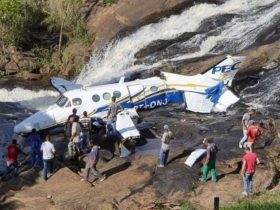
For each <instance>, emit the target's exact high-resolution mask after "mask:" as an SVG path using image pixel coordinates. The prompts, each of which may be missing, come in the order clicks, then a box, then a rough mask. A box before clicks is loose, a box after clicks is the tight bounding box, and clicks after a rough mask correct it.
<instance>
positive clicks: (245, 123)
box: [239, 109, 256, 148]
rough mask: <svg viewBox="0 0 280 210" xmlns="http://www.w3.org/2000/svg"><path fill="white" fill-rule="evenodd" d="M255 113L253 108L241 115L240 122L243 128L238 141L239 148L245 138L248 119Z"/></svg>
mask: <svg viewBox="0 0 280 210" xmlns="http://www.w3.org/2000/svg"><path fill="white" fill-rule="evenodd" d="M255 115H256V110H255V109H250V110H249V112H247V113H245V114H244V115H243V117H242V120H241V124H242V128H243V137H242V139H241V140H240V141H239V148H242V147H243V144H244V142H245V141H246V140H247V130H248V127H249V121H250V120H251V118H252V117H253V116H255Z"/></svg>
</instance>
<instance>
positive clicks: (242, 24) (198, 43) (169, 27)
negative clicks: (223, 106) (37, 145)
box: [0, 0, 280, 109]
mask: <svg viewBox="0 0 280 210" xmlns="http://www.w3.org/2000/svg"><path fill="white" fill-rule="evenodd" d="M279 14H280V1H278V0H228V1H226V2H225V3H224V4H222V5H215V4H206V3H204V4H197V5H194V6H192V7H190V8H188V9H186V10H185V11H183V12H182V13H181V14H180V15H173V16H171V17H169V18H163V19H162V20H161V21H160V22H158V23H154V24H149V25H146V26H143V27H141V28H139V29H138V30H137V31H136V32H135V33H133V34H131V35H130V36H128V37H124V38H123V39H120V40H114V41H112V42H110V43H108V44H107V45H106V46H105V47H104V48H103V49H100V50H97V51H96V52H94V53H93V55H92V57H91V59H90V62H89V63H88V64H87V65H85V67H84V68H83V70H82V72H81V74H80V75H79V77H78V78H77V83H80V84H83V85H93V84H100V83H106V82H110V81H111V80H112V79H114V78H119V77H120V76H123V75H127V74H131V73H134V72H137V71H142V70H147V69H151V68H156V67H160V66H162V65H163V63H166V62H177V61H180V60H184V59H189V58H195V57H199V56H203V55H205V54H209V53H212V54H218V53H219V54H222V53H225V52H228V51H238V50H242V49H244V48H246V47H248V46H250V45H251V44H252V43H254V41H255V40H256V39H257V37H258V35H259V34H260V33H261V32H262V31H263V30H265V29H266V28H267V27H269V26H270V25H272V24H274V23H275V22H276V21H278V20H279V19H280V15H279ZM224 15H231V16H233V17H232V18H230V19H229V20H227V21H224V23H223V24H222V25H219V26H218V27H209V26H208V25H209V24H208V23H207V21H208V20H209V19H211V18H213V17H214V18H216V19H217V20H219V19H223V16H224ZM204 26H205V27H204ZM206 26H207V27H206ZM205 28H209V30H206V31H205ZM201 31H203V32H201ZM187 32H197V34H195V35H194V36H192V37H190V38H189V39H188V40H185V41H181V42H179V43H175V44H173V45H171V46H168V47H167V49H165V53H161V52H160V53H159V55H147V56H146V58H145V59H144V60H148V61H149V62H143V63H141V64H135V61H136V58H135V54H136V53H137V52H138V51H139V50H141V49H143V48H145V47H147V46H148V45H150V44H152V43H154V42H156V41H159V40H161V41H168V40H172V39H176V38H177V37H178V36H180V35H182V34H184V33H187ZM175 45H177V46H179V48H180V49H181V51H180V50H179V51H178V50H176V51H172V50H169V49H170V48H172V47H174V46H175ZM188 48H196V50H195V51H193V52H186V50H185V49H188ZM166 52H167V53H166ZM0 93H1V94H0V101H2V102H19V103H20V104H21V105H23V106H26V107H28V108H32V109H43V108H45V107H47V106H48V105H50V104H53V103H54V101H55V98H56V97H57V95H58V94H57V93H56V92H54V91H45V90H41V91H30V90H26V89H22V88H15V89H13V90H6V89H0Z"/></svg>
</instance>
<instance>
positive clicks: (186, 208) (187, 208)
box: [181, 202, 195, 210]
mask: <svg viewBox="0 0 280 210" xmlns="http://www.w3.org/2000/svg"><path fill="white" fill-rule="evenodd" d="M181 210H195V208H194V207H193V206H192V204H191V203H190V202H185V203H183V204H182V205H181Z"/></svg>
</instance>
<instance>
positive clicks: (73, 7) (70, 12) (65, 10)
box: [45, 0, 80, 54]
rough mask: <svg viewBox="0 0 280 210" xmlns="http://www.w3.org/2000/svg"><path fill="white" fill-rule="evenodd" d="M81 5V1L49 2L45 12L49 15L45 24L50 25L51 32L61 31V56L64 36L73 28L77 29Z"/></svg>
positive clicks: (58, 0)
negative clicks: (78, 12)
mask: <svg viewBox="0 0 280 210" xmlns="http://www.w3.org/2000/svg"><path fill="white" fill-rule="evenodd" d="M79 3H80V0H48V1H47V5H46V11H45V12H46V13H47V14H48V15H47V18H46V19H45V23H47V24H48V25H49V29H50V30H59V43H58V50H59V54H61V45H62V41H63V40H62V39H63V35H64V34H66V35H67V31H68V32H69V31H73V27H75V25H76V23H77V21H78V19H79V15H78V14H77V10H78V7H79ZM68 35H69V34H68Z"/></svg>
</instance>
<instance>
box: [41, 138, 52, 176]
mask: <svg viewBox="0 0 280 210" xmlns="http://www.w3.org/2000/svg"><path fill="white" fill-rule="evenodd" d="M40 150H41V151H42V153H43V164H44V168H43V176H44V180H45V181H47V179H48V171H49V172H50V173H52V172H53V159H54V154H55V149H54V145H53V144H52V143H51V142H50V136H49V135H47V136H46V141H45V142H44V143H42V145H41V149H40Z"/></svg>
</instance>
